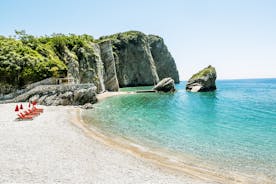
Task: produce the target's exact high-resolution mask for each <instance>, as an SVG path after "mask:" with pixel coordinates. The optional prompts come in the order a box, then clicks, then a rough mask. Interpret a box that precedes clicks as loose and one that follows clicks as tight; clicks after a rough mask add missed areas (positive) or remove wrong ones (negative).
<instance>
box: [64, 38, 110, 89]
mask: <svg viewBox="0 0 276 184" xmlns="http://www.w3.org/2000/svg"><path fill="white" fill-rule="evenodd" d="M66 50H67V52H66V53H68V54H67V55H68V56H67V57H66V58H65V61H66V63H67V67H68V76H69V77H73V78H74V79H75V82H76V83H94V84H95V85H96V87H97V92H102V91H104V90H105V86H104V79H103V72H104V71H103V69H104V68H103V63H102V59H101V49H100V46H99V45H98V44H96V43H92V42H89V43H87V44H86V45H85V46H82V47H75V48H73V49H72V50H71V51H69V50H68V49H67V48H66ZM69 56H70V57H69ZM68 58H69V59H68Z"/></svg>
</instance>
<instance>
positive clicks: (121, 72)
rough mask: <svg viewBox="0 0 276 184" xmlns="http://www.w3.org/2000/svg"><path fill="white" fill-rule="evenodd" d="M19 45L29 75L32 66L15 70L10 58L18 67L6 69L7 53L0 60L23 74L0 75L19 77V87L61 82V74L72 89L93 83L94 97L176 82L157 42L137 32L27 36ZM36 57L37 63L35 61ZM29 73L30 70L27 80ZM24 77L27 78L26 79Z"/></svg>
mask: <svg viewBox="0 0 276 184" xmlns="http://www.w3.org/2000/svg"><path fill="white" fill-rule="evenodd" d="M4 40H5V41H6V42H7V45H11V43H9V41H10V40H9V39H4ZM0 41H1V38H0ZM14 42H15V43H14V44H13V45H14V47H12V48H11V49H10V52H13V51H14V50H16V48H17V47H16V44H18V43H21V41H14ZM22 43H23V42H22ZM22 43H21V44H22ZM33 43H39V44H38V45H34V44H33ZM24 44H25V45H23V46H24V47H26V49H25V50H26V51H24V52H26V54H27V53H33V55H31V56H32V57H31V56H30V57H27V58H29V59H30V61H29V62H26V63H27V64H28V63H31V64H34V63H36V64H37V66H35V67H34V68H35V69H34V70H33V68H32V70H29V69H28V68H27V66H29V65H30V66H32V65H31V64H28V65H26V66H21V65H19V64H21V63H22V62H21V63H20V62H19V61H20V60H19V61H18V62H17V61H16V62H13V61H14V60H16V58H15V59H14V58H11V59H10V60H11V62H10V63H9V64H10V65H12V64H14V63H16V64H17V65H18V66H17V65H16V66H13V65H12V66H9V65H8V66H6V65H5V64H6V63H7V62H6V60H7V59H6V58H8V56H10V55H11V54H9V53H8V54H6V55H7V56H5V57H4V56H3V57H0V69H2V68H9V67H10V68H12V67H14V68H20V69H23V70H22V71H19V72H21V73H20V74H18V73H16V72H13V73H11V74H10V73H8V72H9V71H5V72H6V73H3V72H2V73H1V71H2V70H0V73H1V74H2V75H3V76H7V75H8V78H7V79H14V78H18V81H17V80H14V81H13V83H16V84H20V81H21V78H24V80H26V81H24V82H23V83H22V85H21V87H22V86H23V85H25V84H29V83H33V82H36V81H40V80H42V79H45V78H48V77H65V76H66V74H67V77H69V78H73V79H74V83H75V84H85V83H93V84H94V85H95V86H96V87H97V92H98V93H101V92H103V91H105V90H108V91H118V90H119V87H127V86H147V85H155V84H157V83H158V82H159V80H161V79H163V78H166V77H171V78H172V79H173V80H174V81H175V82H176V83H178V82H179V77H178V71H177V68H176V65H175V62H174V59H173V58H172V56H171V54H170V52H169V51H168V49H167V47H166V45H165V44H164V41H163V39H162V38H160V37H158V36H153V35H145V34H144V33H141V32H138V31H129V32H124V33H118V34H114V35H110V36H105V37H101V38H100V39H98V40H94V39H93V37H91V36H89V35H69V36H67V35H62V34H56V35H53V36H51V37H41V38H34V37H33V38H32V39H30V40H29V41H27V43H24ZM29 45H31V46H32V47H30V46H29ZM45 49H46V50H45ZM0 51H1V49H0ZM18 53H19V54H20V53H21V51H20V50H19V51H18ZM36 57H37V58H38V59H40V60H41V61H40V62H36V60H35V59H36ZM2 60H3V61H2ZM33 60H34V61H33ZM19 66H20V67H19ZM43 67H44V68H43ZM41 68H42V69H43V70H42V69H41ZM24 69H26V72H25V70H24ZM27 69H28V70H27ZM44 70H46V71H44ZM30 71H33V73H31V75H29V74H30ZM61 71H62V74H60V72H61ZM27 74H28V75H27ZM46 74H47V75H46ZM35 75H38V78H36V77H35ZM30 77H32V78H33V79H32V80H30V79H29V78H30ZM0 79H1V78H0ZM3 81H4V82H6V83H7V85H8V84H13V83H11V82H9V80H6V79H5V78H3V80H2V81H1V80H0V87H1V86H4V84H5V85H6V83H4V84H3V85H1V82H3ZM2 88H3V87H2ZM2 88H1V89H2ZM3 89H5V90H2V91H3V92H2V91H0V95H1V93H3V94H4V93H8V91H12V89H10V88H8V87H5V88H3ZM6 89H7V90H8V91H7V90H6ZM14 90H16V89H14Z"/></svg>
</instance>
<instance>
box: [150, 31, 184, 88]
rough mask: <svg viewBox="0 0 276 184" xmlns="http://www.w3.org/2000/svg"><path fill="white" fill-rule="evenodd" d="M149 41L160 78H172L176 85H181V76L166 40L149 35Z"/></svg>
mask: <svg viewBox="0 0 276 184" xmlns="http://www.w3.org/2000/svg"><path fill="white" fill-rule="evenodd" d="M148 40H149V45H150V48H151V49H150V50H151V54H152V57H153V59H154V61H155V66H156V69H157V73H158V76H159V78H160V79H163V78H166V77H171V78H172V79H173V80H174V82H175V83H179V74H178V71H177V68H176V64H175V61H174V59H173V57H172V56H171V54H170V52H169V51H168V48H167V46H166V45H165V43H164V40H163V39H162V38H161V37H159V36H155V35H149V36H148Z"/></svg>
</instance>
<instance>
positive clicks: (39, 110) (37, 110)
mask: <svg viewBox="0 0 276 184" xmlns="http://www.w3.org/2000/svg"><path fill="white" fill-rule="evenodd" d="M33 110H34V111H35V112H43V111H44V110H43V109H42V108H37V107H36V106H33Z"/></svg>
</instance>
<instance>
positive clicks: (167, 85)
mask: <svg viewBox="0 0 276 184" xmlns="http://www.w3.org/2000/svg"><path fill="white" fill-rule="evenodd" d="M153 90H156V91H162V92H174V91H175V85H174V80H173V79H172V78H170V77H168V78H164V79H162V80H161V81H160V82H159V83H158V84H157V85H156V86H154V88H153Z"/></svg>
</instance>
